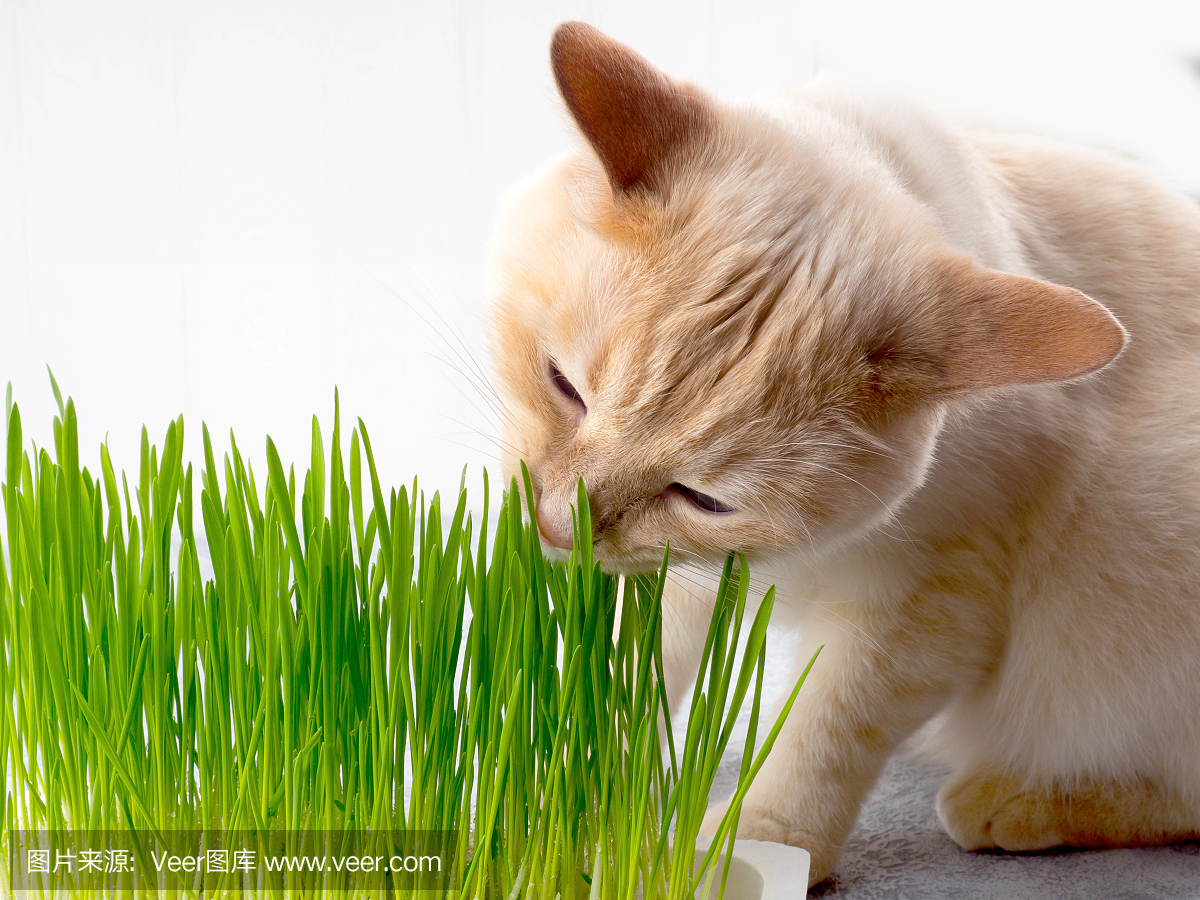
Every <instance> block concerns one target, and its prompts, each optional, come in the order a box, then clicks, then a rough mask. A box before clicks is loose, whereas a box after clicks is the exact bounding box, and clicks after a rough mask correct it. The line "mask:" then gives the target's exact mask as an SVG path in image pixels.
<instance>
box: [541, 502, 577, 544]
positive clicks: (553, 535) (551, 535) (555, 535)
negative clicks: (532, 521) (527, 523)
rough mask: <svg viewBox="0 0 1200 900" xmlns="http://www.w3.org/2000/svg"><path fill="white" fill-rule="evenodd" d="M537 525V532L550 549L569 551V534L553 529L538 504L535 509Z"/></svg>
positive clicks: (570, 541)
mask: <svg viewBox="0 0 1200 900" xmlns="http://www.w3.org/2000/svg"><path fill="white" fill-rule="evenodd" d="M537 524H538V531H539V532H541V535H542V537H543V538H545V539H546V543H547V544H549V545H550V546H552V547H558V548H559V549H560V550H570V549H571V546H572V543H573V541H572V540H571V533H570V532H569V531H568V532H566V533H565V534H564V532H562V531H560V530H558V529H557V528H555V527H554V525H553V524H552V523H551V522H550V520H549V518H548V517H547V516H546V514H545V513H544V512H543V511H542V505H541V504H540V503H539V504H538V508H537Z"/></svg>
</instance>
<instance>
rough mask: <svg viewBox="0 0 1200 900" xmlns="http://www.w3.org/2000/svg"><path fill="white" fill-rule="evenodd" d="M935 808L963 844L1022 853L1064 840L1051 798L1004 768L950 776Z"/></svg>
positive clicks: (951, 834) (950, 831)
mask: <svg viewBox="0 0 1200 900" xmlns="http://www.w3.org/2000/svg"><path fill="white" fill-rule="evenodd" d="M937 814H938V818H939V819H941V822H942V826H943V827H944V828H945V829H946V833H947V834H949V835H950V837H951V838H953V839H954V842H955V843H956V844H958V845H959V846H960V847H962V848H963V849H964V850H986V849H992V848H996V849H1000V850H1007V851H1009V852H1010V853H1020V852H1029V851H1032V850H1045V849H1047V848H1049V847H1057V846H1060V845H1061V844H1062V843H1063V834H1062V833H1061V830H1060V829H1059V827H1058V816H1057V815H1056V814H1055V804H1054V800H1053V798H1052V797H1051V796H1050V795H1048V794H1046V793H1043V792H1040V791H1033V790H1027V789H1026V788H1025V786H1024V784H1022V782H1020V781H1019V780H1017V779H1016V778H1014V777H1013V776H1011V775H1009V774H1007V773H1004V772H997V771H982V772H972V773H970V774H967V775H962V776H955V777H953V778H951V779H950V780H949V781H948V782H946V784H944V785H942V789H941V790H940V791H938V796H937Z"/></svg>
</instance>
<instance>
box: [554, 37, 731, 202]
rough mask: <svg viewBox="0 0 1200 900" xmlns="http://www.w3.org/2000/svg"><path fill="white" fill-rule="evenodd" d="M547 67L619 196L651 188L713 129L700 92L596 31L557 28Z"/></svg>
mask: <svg viewBox="0 0 1200 900" xmlns="http://www.w3.org/2000/svg"><path fill="white" fill-rule="evenodd" d="M550 64H551V66H552V68H553V69H554V80H555V81H556V82H557V83H558V90H559V93H561V94H562V97H563V100H564V101H565V102H566V104H567V109H568V110H570V112H571V116H572V117H573V118H574V119H575V122H576V124H578V125H579V128H580V130H581V131H582V132H583V135H584V137H586V138H587V139H588V142H589V143H590V144H591V145H592V148H593V149H594V150H595V151H596V155H597V156H599V157H600V162H601V163H602V164H603V165H604V169H605V171H606V172H607V173H608V178H609V181H610V182H611V183H612V186H613V188H614V190H617V191H628V190H630V189H632V188H634V187H637V186H653V185H654V181H655V176H657V175H659V174H661V172H662V171H663V169H664V167H665V166H666V165H667V164H668V162H669V161H670V160H671V159H672V158H673V157H675V156H676V155H677V154H679V153H680V152H682V151H683V150H684V149H685V148H686V147H687V146H688V145H690V144H692V143H693V142H694V141H696V140H697V139H698V138H700V137H702V136H703V135H704V134H705V133H706V132H707V131H708V130H709V129H710V128H711V123H712V108H711V105H710V103H709V101H708V100H707V99H706V98H705V97H704V96H703V95H702V94H701V93H700V91H699V90H698V89H696V88H694V87H692V86H691V85H687V84H680V83H678V82H675V81H672V80H671V79H670V78H668V77H667V76H666V75H664V74H663V73H662V72H661V71H659V70H658V69H656V68H655V67H654V66H653V65H651V64H650V63H649V62H648V61H647V60H646V59H644V58H643V57H642V56H640V55H638V54H637V53H635V52H634V51H633V50H631V49H629V48H628V47H626V46H625V45H624V44H621V43H619V42H617V41H614V40H613V39H612V38H610V37H608V36H607V35H605V34H603V33H602V32H600V31H599V30H598V29H596V28H593V27H592V26H591V25H587V24H585V23H583V22H564V23H563V24H562V25H559V26H558V28H557V29H556V30H555V32H554V37H553V38H552V39H551V41H550Z"/></svg>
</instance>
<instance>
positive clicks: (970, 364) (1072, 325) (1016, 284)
mask: <svg viewBox="0 0 1200 900" xmlns="http://www.w3.org/2000/svg"><path fill="white" fill-rule="evenodd" d="M946 274H947V278H948V282H949V284H948V289H946V290H945V291H944V293H943V294H942V299H943V301H944V302H946V304H947V307H946V311H947V313H948V316H949V318H950V322H949V325H950V328H949V340H948V341H947V344H948V346H946V347H945V349H944V353H943V354H938V356H940V358H941V367H940V368H941V370H942V372H941V374H942V377H943V379H944V381H945V382H946V389H948V390H952V391H958V390H968V389H972V388H987V387H999V386H1003V385H1015V384H1037V383H1040V382H1053V381H1068V380H1070V379H1072V378H1078V377H1080V376H1082V375H1087V374H1088V373H1089V372H1094V371H1096V370H1097V369H1099V368H1102V367H1103V366H1105V365H1107V364H1108V363H1109V362H1111V361H1112V360H1113V359H1115V358H1116V356H1117V354H1118V353H1120V352H1121V349H1122V348H1123V347H1124V346H1125V341H1126V339H1127V333H1126V331H1125V329H1124V328H1123V327H1122V326H1121V323H1120V322H1118V321H1117V319H1116V317H1115V316H1113V314H1112V313H1110V312H1109V311H1108V310H1107V309H1105V308H1104V307H1103V306H1101V305H1100V304H1099V303H1097V302H1096V301H1095V300H1093V299H1092V298H1090V297H1088V296H1087V295H1086V294H1082V293H1080V292H1079V291H1077V290H1074V289H1072V288H1069V287H1063V286H1062V285H1058V284H1051V283H1049V282H1046V281H1039V280H1037V279H1036V278H1025V277H1022V276H1020V275H1009V274H1006V273H1004V272H996V271H993V270H991V269H985V268H982V267H980V266H976V265H974V264H972V263H969V262H968V263H962V262H958V263H957V264H955V265H952V266H950V267H949V272H947V273H946ZM944 284H945V282H944Z"/></svg>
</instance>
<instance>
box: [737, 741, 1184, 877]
mask: <svg viewBox="0 0 1200 900" xmlns="http://www.w3.org/2000/svg"><path fill="white" fill-rule="evenodd" d="M731 762H732V760H731ZM946 774H947V773H946V772H944V771H942V770H940V769H938V768H936V767H934V766H931V765H930V764H928V763H925V762H923V761H920V760H911V759H903V758H898V759H893V760H892V761H891V763H889V765H888V766H887V768H886V769H885V770H884V773H883V776H882V777H881V778H880V780H879V784H877V785H876V786H875V790H874V791H872V793H871V795H870V797H869V798H868V800H867V803H866V805H865V806H864V807H863V810H862V813H861V814H860V815H859V818H858V823H857V825H855V828H854V831H853V833H852V834H851V835H850V839H849V840H848V841H847V843H846V848H845V850H844V851H843V853H842V858H841V861H840V862H839V863H838V867H837V871H836V873H835V876H834V878H833V880H832V881H829V882H826V883H825V884H823V885H819V886H817V887H816V888H814V889H813V890H812V891H811V892H810V893H809V897H822V898H830V900H833V898H836V900H942V898H945V900H1017V898H1020V900H1025V898H1030V900H1200V844H1194V843H1193V844H1180V845H1176V846H1173V847H1162V848H1152V849H1138V850H1099V851H1075V852H1062V853H1056V852H1048V853H1037V854H1025V855H1010V854H1002V853H965V852H963V851H962V850H960V849H959V848H958V846H957V845H955V843H954V842H953V841H951V840H950V838H949V837H947V836H946V833H945V832H944V831H943V830H942V827H941V825H940V824H939V822H938V820H937V815H936V814H935V813H934V809H933V798H934V795H935V794H936V793H937V789H938V787H939V785H940V784H941V783H942V781H943V779H944V778H945V776H946ZM735 777H736V768H734V767H730V768H728V769H726V771H724V772H723V773H722V777H721V780H720V783H719V785H718V787H719V795H721V796H723V795H725V794H727V793H728V792H729V791H730V790H731V789H732V784H733V780H734V778H735ZM714 796H718V791H714Z"/></svg>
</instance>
